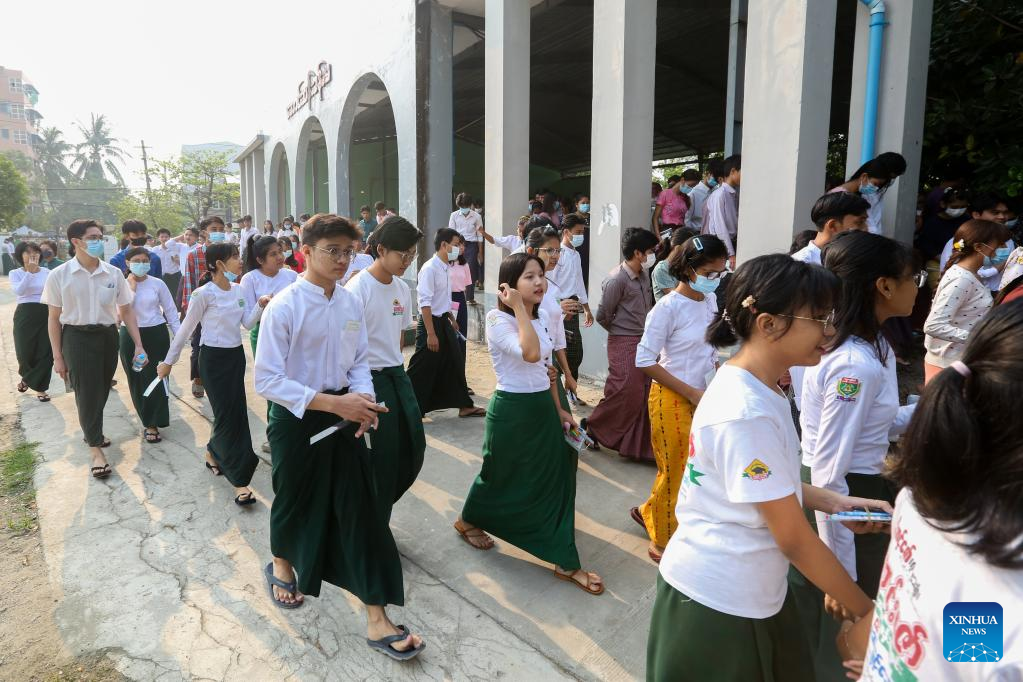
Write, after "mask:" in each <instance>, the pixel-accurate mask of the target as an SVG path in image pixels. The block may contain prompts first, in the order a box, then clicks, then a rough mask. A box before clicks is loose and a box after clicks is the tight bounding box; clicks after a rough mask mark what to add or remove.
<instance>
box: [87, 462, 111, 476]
mask: <svg viewBox="0 0 1023 682" xmlns="http://www.w3.org/2000/svg"><path fill="white" fill-rule="evenodd" d="M90 471H91V472H92V477H93V478H106V477H107V476H109V475H110V472H111V469H110V465H109V464H104V465H103V466H101V467H91V468H90Z"/></svg>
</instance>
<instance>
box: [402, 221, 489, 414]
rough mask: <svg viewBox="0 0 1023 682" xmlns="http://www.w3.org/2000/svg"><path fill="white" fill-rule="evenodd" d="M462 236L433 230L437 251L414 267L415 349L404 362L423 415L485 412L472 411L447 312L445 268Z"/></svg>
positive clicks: (448, 280) (448, 297)
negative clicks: (445, 411) (416, 272)
mask: <svg viewBox="0 0 1023 682" xmlns="http://www.w3.org/2000/svg"><path fill="white" fill-rule="evenodd" d="M461 245H462V237H461V235H459V234H458V232H456V231H455V230H452V229H451V228H449V227H442V228H440V229H439V230H437V235H436V236H435V237H434V239H433V246H434V249H436V253H435V255H434V256H433V258H431V259H429V260H428V261H426V262H425V263H424V264H423V267H422V268H420V269H419V279H418V282H417V284H416V296H417V299H418V303H419V326H418V327H417V328H416V351H415V353H413V354H412V357H411V359H409V363H408V377H409V379H410V380H411V381H412V387H413V388H414V389H415V392H416V400H417V401H418V402H419V408H420V410H421V411H422V413H423V416H426V414H427V413H428V412H432V411H434V410H443V409H445V408H449V407H457V408H458V416H459V417H482V416H484V415H485V414H486V410H484V409H483V408H481V407H476V406H475V405H473V403H472V398H471V397H469V389H468V387H467V386H466V385H465V363H464V361H463V359H462V357H461V354H460V352H459V350H458V336H457V334H455V327H456V326H457V324H458V322H456V321H455V317H454V315H453V314H452V312H451V275H450V273H449V272H448V264H449V263H453V262H455V261H456V260H458V254H459V253H460V252H461Z"/></svg>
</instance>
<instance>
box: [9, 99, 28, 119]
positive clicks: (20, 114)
mask: <svg viewBox="0 0 1023 682" xmlns="http://www.w3.org/2000/svg"><path fill="white" fill-rule="evenodd" d="M11 118H16V119H20V120H25V105H24V104H16V103H15V102H11Z"/></svg>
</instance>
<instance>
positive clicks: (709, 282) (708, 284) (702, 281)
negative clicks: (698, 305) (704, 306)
mask: <svg viewBox="0 0 1023 682" xmlns="http://www.w3.org/2000/svg"><path fill="white" fill-rule="evenodd" d="M693 272H694V273H695V272H696V271H695V270H694V271H693ZM719 284H721V280H720V279H708V278H707V277H705V276H703V275H701V274H699V273H696V281H695V282H690V283H689V286H690V288H692V290H693V291H696V292H699V293H701V294H713V293H714V292H715V291H716V290H717V288H718V285H719Z"/></svg>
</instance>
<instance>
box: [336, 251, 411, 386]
mask: <svg viewBox="0 0 1023 682" xmlns="http://www.w3.org/2000/svg"><path fill="white" fill-rule="evenodd" d="M345 289H346V290H348V291H350V292H351V293H353V294H355V297H356V298H357V299H358V300H359V304H360V305H361V306H362V310H363V313H364V315H365V316H366V332H367V334H368V337H369V339H370V342H369V368H370V369H382V368H384V367H396V366H401V365H404V364H405V358H404V357H403V356H402V354H401V333H402V330H403V329H405V328H406V327H408V326H409V325H411V324H412V294H411V293H410V291H409V287H408V284H406V283H405V281H404V280H402V279H401V278H400V277H393V278H392V279H391V283H390V284H383V283H381V282H380V281H379V280H378V279H377V278H376V277H374V276H373V275H372V274H370V273H369V272H367V271H365V270H363V271H362V272H360V273H359V274H357V275H355V276H354V277H352V279H351V280H349V281H348V284H346V285H345Z"/></svg>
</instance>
